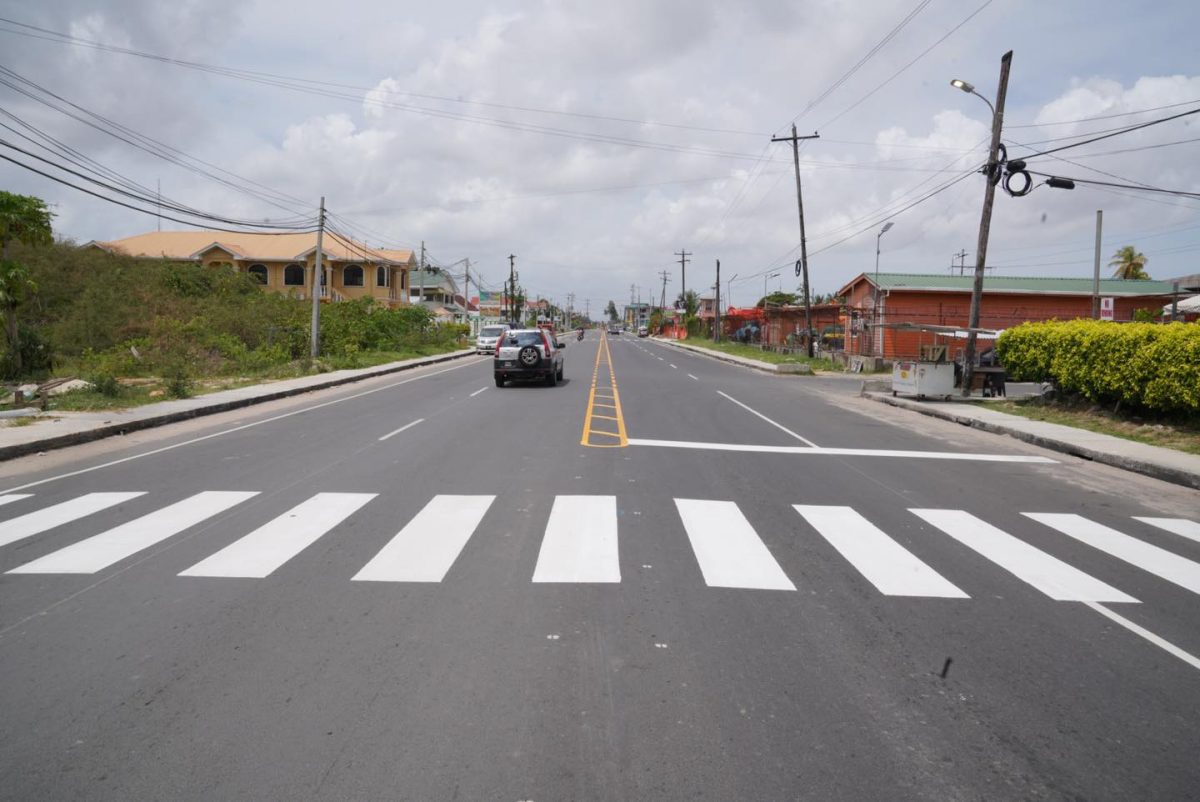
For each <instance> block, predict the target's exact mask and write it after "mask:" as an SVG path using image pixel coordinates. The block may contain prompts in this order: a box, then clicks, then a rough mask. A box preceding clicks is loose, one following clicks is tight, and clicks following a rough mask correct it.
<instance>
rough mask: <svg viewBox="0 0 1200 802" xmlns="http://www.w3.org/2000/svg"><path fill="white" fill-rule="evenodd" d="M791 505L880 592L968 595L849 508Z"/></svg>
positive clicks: (939, 596) (950, 595) (954, 597)
mask: <svg viewBox="0 0 1200 802" xmlns="http://www.w3.org/2000/svg"><path fill="white" fill-rule="evenodd" d="M792 506H793V507H794V508H795V510H796V512H798V513H800V515H801V516H803V517H804V520H806V521H808V523H809V524H810V525H811V526H812V527H813V529H816V530H817V531H818V532H820V533H821V536H822V537H824V538H825V539H826V540H828V541H829V544H830V545H831V546H833V547H834V548H835V549H837V550H838V552H839V553H840V554H841V555H842V556H843V557H845V558H846V561H847V562H849V563H850V564H851V565H853V566H854V567H855V568H856V569H858V572H859V573H860V574H862V575H863V576H864V577H866V579H867V581H869V582H870V583H871V584H872V585H874V586H875V587H876V588H877V589H878V590H879V592H880V593H883V594H884V595H887V596H932V597H937V598H943V599H969V598H970V596H968V595H967V594H966V593H964V592H963V591H962V590H960V589H959V588H957V587H956V586H955V585H953V584H952V583H951V582H950V581H949V580H947V579H946V578H945V577H943V576H942V575H941V574H939V573H938V572H937V571H935V570H933V569H932V568H930V567H929V566H928V565H926V564H925V563H924V562H922V561H921V560H920V559H918V558H917V557H916V556H915V555H913V553H912V552H910V551H909V550H908V549H906V548H904V547H903V546H901V545H900V544H899V543H897V542H896V541H895V540H893V539H892V538H890V537H888V536H887V535H886V534H885V533H884V532H882V531H881V530H880V529H878V528H876V526H875V525H874V524H872V523H871V522H870V521H868V520H867V519H866V518H864V517H862V516H861V515H859V514H858V513H857V512H855V511H854V510H853V509H852V508H850V507H823V506H811V505H803V504H793V505H792Z"/></svg>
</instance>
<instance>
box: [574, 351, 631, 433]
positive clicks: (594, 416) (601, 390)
mask: <svg viewBox="0 0 1200 802" xmlns="http://www.w3.org/2000/svg"><path fill="white" fill-rule="evenodd" d="M601 361H603V362H604V363H605V367H607V369H608V385H607V386H603V387H602V386H600V376H601V373H600V363H601ZM610 393H611V395H610ZM597 398H602V399H604V400H605V401H612V403H611V404H607V403H603V402H602V401H597V400H596V399H597ZM597 407H600V408H603V409H611V410H613V411H614V415H613V416H609V415H602V414H600V413H599V412H597V411H596V408H597ZM595 420H606V421H613V422H615V423H616V424H617V431H616V432H606V431H604V430H603V429H596V428H594V427H593V421H595ZM595 436H603V437H615V438H616V439H617V441H618V442H616V443H593V442H591V440H592V438H593V437H595ZM579 444H580V445H584V446H590V447H591V448H624V447H625V446H626V445H628V444H629V437H628V436H627V435H626V433H625V417H624V415H622V413H621V394H620V392H618V390H617V374H616V372H615V371H614V370H613V364H612V352H611V351H609V347H608V336H607V335H606V334H604V333H601V335H600V345H599V347H598V348H597V349H596V363H595V364H594V365H593V366H592V387H591V390H590V391H589V392H588V405H587V412H586V413H585V414H584V417H583V437H582V438H581V439H580V441H579Z"/></svg>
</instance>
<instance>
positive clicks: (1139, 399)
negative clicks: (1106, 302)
mask: <svg viewBox="0 0 1200 802" xmlns="http://www.w3.org/2000/svg"><path fill="white" fill-rule="evenodd" d="M996 354H997V356H999V358H1000V362H1001V363H1002V364H1003V365H1004V367H1005V369H1006V371H1007V372H1008V376H1009V378H1011V379H1013V380H1014V381H1038V382H1053V383H1054V385H1055V386H1056V387H1058V388H1059V389H1060V390H1062V391H1064V392H1067V393H1078V394H1080V395H1082V396H1084V397H1085V398H1088V399H1090V400H1092V401H1096V402H1100V403H1105V402H1109V403H1115V402H1117V401H1120V402H1121V403H1122V404H1126V405H1129V406H1133V407H1138V408H1142V409H1148V410H1156V411H1160V412H1171V413H1180V412H1182V413H1197V412H1200V325H1198V324H1195V323H1169V324H1166V325H1161V324H1155V323H1113V322H1109V321H1100V320H1069V321H1057V320H1051V321H1046V322H1043V323H1023V324H1021V325H1020V326H1017V327H1015V328H1011V329H1008V330H1007V331H1005V332H1004V333H1003V334H1001V335H1000V339H999V340H998V341H997V342H996Z"/></svg>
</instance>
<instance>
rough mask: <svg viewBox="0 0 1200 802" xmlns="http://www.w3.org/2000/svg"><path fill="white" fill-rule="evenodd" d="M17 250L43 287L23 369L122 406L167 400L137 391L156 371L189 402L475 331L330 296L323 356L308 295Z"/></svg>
mask: <svg viewBox="0 0 1200 802" xmlns="http://www.w3.org/2000/svg"><path fill="white" fill-rule="evenodd" d="M11 250H12V252H13V254H14V255H15V256H16V257H17V258H19V261H20V263H21V264H22V265H24V266H25V268H26V270H27V273H28V280H29V281H30V282H31V283H32V284H33V285H34V287H35V288H36V289H34V290H33V291H32V292H28V293H27V294H26V296H25V298H24V303H23V305H22V307H21V325H22V335H21V338H20V344H21V348H22V351H23V352H26V358H25V360H24V370H23V371H21V375H22V377H23V378H26V379H38V378H44V377H46V376H48V375H50V373H51V371H53V372H54V373H56V374H58V375H63V374H70V375H76V376H80V377H83V378H86V379H88V380H89V381H91V382H92V383H93V385H94V389H93V390H89V391H87V393H86V395H88V396H93V397H95V398H96V399H97V400H98V399H109V401H110V402H111V403H112V405H114V406H115V405H120V403H121V402H122V401H125V402H128V403H138V402H139V401H145V400H158V399H157V397H154V398H144V397H143V396H145V395H146V394H145V393H140V392H135V391H134V390H133V388H132V387H131V386H130V380H134V379H139V378H149V377H154V378H155V379H157V384H158V389H161V390H162V391H163V392H162V395H167V396H173V397H180V398H181V397H185V396H187V395H189V394H191V393H193V392H196V391H204V390H207V389H211V388H212V385H213V382H212V381H210V380H212V379H225V380H226V381H224V382H221V381H218V382H216V385H217V386H222V385H226V384H229V383H234V382H237V381H239V380H240V379H243V378H245V377H260V378H261V377H271V378H276V377H284V376H295V375H302V374H304V373H306V372H313V371H323V370H332V369H341V368H354V367H363V366H366V365H370V364H378V363H381V362H386V361H392V360H395V359H403V358H408V357H413V356H424V355H429V354H434V353H441V352H444V351H447V350H451V349H452V348H454V347H455V346H456V344H457V343H458V342H459V341H460V338H461V337H463V336H465V333H466V327H465V326H461V325H441V326H439V325H436V324H434V322H433V320H432V318H431V315H430V313H429V312H428V310H426V309H424V308H422V307H403V308H400V309H388V308H386V307H385V306H384V305H381V304H377V303H375V302H373V301H372V300H370V299H363V300H359V301H344V302H338V303H331V304H323V305H322V307H321V354H322V357H321V359H320V360H319V361H318V362H316V363H315V364H314V363H310V362H309V360H308V352H309V336H310V335H309V318H310V314H311V302H306V301H301V300H298V299H295V298H291V297H286V296H283V295H280V294H276V293H268V292H263V291H262V290H261V289H260V288H259V286H258V284H257V283H256V282H255V280H254V278H253V277H252V276H248V275H245V274H238V273H235V272H233V271H231V270H229V269H228V268H220V267H205V266H202V265H198V264H193V263H172V262H163V261H157V260H141V259H132V258H127V257H121V256H113V255H111V254H107V253H104V252H102V251H98V250H93V249H81V248H78V247H75V246H73V245H71V244H69V243H58V244H51V245H46V246H42V247H27V246H22V245H20V244H18V243H13V244H12V246H11ZM9 350H11V349H9ZM7 356H8V352H7V351H6V357H7ZM31 356H36V357H37V358H36V359H33V358H30V357H31ZM6 364H9V365H11V359H9V361H8V362H6ZM241 383H245V382H241ZM63 398H64V399H66V398H67V397H66V396H64V397H63ZM77 400H79V399H77ZM68 405H69V402H67V401H65V400H64V401H63V406H68ZM101 405H104V404H101Z"/></svg>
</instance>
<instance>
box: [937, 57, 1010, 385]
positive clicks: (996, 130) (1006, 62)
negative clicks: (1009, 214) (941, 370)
mask: <svg viewBox="0 0 1200 802" xmlns="http://www.w3.org/2000/svg"><path fill="white" fill-rule="evenodd" d="M1011 65H1012V51H1011V50H1010V51H1008V52H1007V53H1005V54H1004V55H1003V56H1001V57H1000V84H999V86H998V87H997V89H996V105H994V106H993V105H992V103H991V101H990V100H988V99H987V98H986V97H984V96H983V95H981V94H979V93H978V92H976V91H975V87H973V86H971V84H969V83H967V82H966V81H963V80H960V79H958V78H956V79H954V80H953V81H951V82H950V85H951V86H953V87H955V88H956V89H961V90H962V91H963V92H966V93H968V94H971V95H974V96H975V97H977V98H979V99H980V100H982V101H983V102H984V103H986V104H987V107H988V109H989V110H991V112H992V144H991V148H990V149H989V150H988V162H987V166H986V167H985V168H984V170H983V173H984V178H985V180H984V191H983V214H982V215H981V216H980V218H979V245H978V247H976V249H975V280H974V283H973V284H972V287H971V312H970V316H969V318H968V320H967V345H966V349H965V351H964V353H963V385H962V394H963V396H964V397H965V396H969V395H970V394H971V384H972V382H973V380H974V378H975V340H976V336H977V333H978V332H977V330H978V328H979V307H980V306H981V304H982V301H983V269H984V265H986V264H987V245H988V234H989V233H990V232H991V227H992V202H993V200H994V199H995V197H996V182H997V181H998V180H999V178H1000V172H1001V170H1000V163H999V160H998V159H999V155H1000V132H1001V130H1002V129H1003V127H1004V99H1005V97H1006V96H1007V95H1008V71H1009V67H1010V66H1011Z"/></svg>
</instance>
